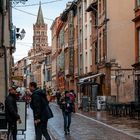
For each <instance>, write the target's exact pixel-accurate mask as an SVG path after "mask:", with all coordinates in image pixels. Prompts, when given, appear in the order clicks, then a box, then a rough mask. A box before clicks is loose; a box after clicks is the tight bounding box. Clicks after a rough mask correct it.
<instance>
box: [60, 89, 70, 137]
mask: <svg viewBox="0 0 140 140" xmlns="http://www.w3.org/2000/svg"><path fill="white" fill-rule="evenodd" d="M60 108H61V109H62V114H63V118H64V132H65V135H67V134H69V133H70V125H71V113H72V110H73V109H72V102H71V100H70V97H69V92H68V91H65V93H64V94H63V95H62V97H61V99H60Z"/></svg>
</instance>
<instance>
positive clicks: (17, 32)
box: [16, 28, 26, 40]
mask: <svg viewBox="0 0 140 140" xmlns="http://www.w3.org/2000/svg"><path fill="white" fill-rule="evenodd" d="M25 34H26V32H25V30H24V29H22V30H21V32H20V28H16V38H17V39H20V40H22V39H23V38H24V37H25Z"/></svg>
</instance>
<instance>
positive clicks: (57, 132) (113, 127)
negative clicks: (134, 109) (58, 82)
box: [18, 103, 140, 140]
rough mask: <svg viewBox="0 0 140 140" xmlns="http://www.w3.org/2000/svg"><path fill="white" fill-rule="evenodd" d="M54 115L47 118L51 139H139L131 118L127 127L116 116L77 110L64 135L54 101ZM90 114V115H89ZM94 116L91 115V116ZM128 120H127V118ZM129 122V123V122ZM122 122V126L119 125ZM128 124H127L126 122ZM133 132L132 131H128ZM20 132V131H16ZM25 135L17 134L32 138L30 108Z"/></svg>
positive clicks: (32, 127)
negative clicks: (106, 116) (69, 129)
mask: <svg viewBox="0 0 140 140" xmlns="http://www.w3.org/2000/svg"><path fill="white" fill-rule="evenodd" d="M50 106H51V108H52V110H53V113H54V117H53V118H52V119H50V120H49V124H48V130H49V133H50V135H51V137H52V140H139V139H140V137H139V134H140V130H139V129H138V128H136V126H135V123H136V124H138V123H137V121H136V120H131V122H132V124H131V126H133V127H132V128H131V129H130V128H129V127H128V128H127V125H126V123H127V121H124V122H122V120H121V119H119V118H118V120H117V119H115V118H114V121H113V118H112V119H111V117H110V118H109V119H110V121H109V120H107V118H106V119H105V117H104V119H103V116H102V114H100V113H99V114H100V115H101V116H99V114H98V113H97V114H94V115H93V113H92V114H90V113H89V114H87V113H82V112H77V113H75V114H72V124H71V133H70V135H64V131H63V117H62V113H61V110H60V109H59V107H58V106H57V105H56V104H55V103H50ZM89 115H90V117H89ZM92 115H93V116H94V117H93V116H92ZM128 121H129V120H128ZM115 122H116V123H115ZM131 122H130V123H131ZM121 123H122V126H123V127H122V126H121ZM128 125H129V124H128ZM130 132H133V133H130ZM18 134H20V132H19V133H18ZM24 134H25V135H18V140H25V139H26V140H34V139H35V133H34V125H33V116H32V110H31V109H27V129H26V131H25V133H24Z"/></svg>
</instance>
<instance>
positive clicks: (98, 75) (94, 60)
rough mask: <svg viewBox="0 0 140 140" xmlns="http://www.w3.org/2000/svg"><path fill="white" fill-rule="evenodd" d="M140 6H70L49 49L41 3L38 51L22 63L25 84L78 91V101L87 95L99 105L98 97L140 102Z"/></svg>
mask: <svg viewBox="0 0 140 140" xmlns="http://www.w3.org/2000/svg"><path fill="white" fill-rule="evenodd" d="M139 7H140V1H139V0H135V1H131V0H129V1H128V0H123V1H122V0H117V1H115V0H114V1H113V0H84V1H81V0H74V1H72V2H68V3H67V5H66V8H65V9H64V11H63V12H62V13H61V14H60V16H58V17H56V19H55V20H54V22H53V23H52V25H51V32H52V42H51V47H50V46H48V36H47V24H45V23H44V19H43V14H42V9H41V5H40V7H39V11H38V17H37V21H36V24H35V25H33V30H34V36H33V49H31V50H30V51H29V53H28V56H27V57H26V58H23V60H21V61H22V62H23V61H26V63H24V64H23V66H22V67H23V69H22V74H19V75H23V70H24V71H25V75H24V77H23V79H24V81H25V82H24V85H26V86H27V85H28V83H29V82H30V81H36V82H37V83H38V85H39V86H40V87H42V88H52V89H55V90H57V89H60V91H61V92H63V91H64V90H71V89H73V90H74V91H75V92H76V94H77V99H78V102H79V103H80V102H81V98H82V97H83V96H88V97H89V100H90V101H91V102H94V101H95V100H96V97H97V96H98V95H102V96H115V97H116V101H117V102H131V101H137V102H139V101H140V91H139V90H140V77H139V76H140V72H139V66H140V64H139V55H140V51H139V48H140V43H139V42H140V33H139V32H140V30H139V29H140V28H139V27H140V19H139V17H140V10H139ZM21 61H18V62H17V64H16V67H15V68H18V69H19V68H20V67H19V65H20V64H21ZM27 62H28V63H27ZM15 75H16V76H17V75H18V74H17V73H16V72H15ZM27 87H28V86H27Z"/></svg>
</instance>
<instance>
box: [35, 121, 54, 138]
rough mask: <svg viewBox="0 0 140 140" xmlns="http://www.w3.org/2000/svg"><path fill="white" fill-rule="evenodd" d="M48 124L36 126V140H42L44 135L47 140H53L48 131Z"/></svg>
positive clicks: (44, 122) (42, 122)
mask: <svg viewBox="0 0 140 140" xmlns="http://www.w3.org/2000/svg"><path fill="white" fill-rule="evenodd" d="M47 122H48V121H41V122H40V123H38V124H37V125H35V134H36V140H42V135H43V136H44V137H45V139H46V140H51V138H50V136H49V134H48V130H47Z"/></svg>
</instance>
